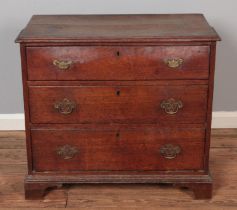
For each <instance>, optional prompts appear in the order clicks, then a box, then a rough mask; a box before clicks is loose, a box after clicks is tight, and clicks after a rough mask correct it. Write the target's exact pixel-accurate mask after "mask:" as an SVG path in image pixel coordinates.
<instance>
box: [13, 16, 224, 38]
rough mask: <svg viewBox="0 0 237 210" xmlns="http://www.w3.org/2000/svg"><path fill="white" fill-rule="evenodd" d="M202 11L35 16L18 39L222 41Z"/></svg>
mask: <svg viewBox="0 0 237 210" xmlns="http://www.w3.org/2000/svg"><path fill="white" fill-rule="evenodd" d="M218 40H220V37H219V36H218V34H217V33H216V32H215V30H214V29H213V28H212V27H211V26H210V25H209V24H208V23H207V21H206V19H205V18H204V16H203V15H202V14H176V15H168V14H167V15H35V16H33V17H32V18H31V20H30V22H29V23H28V25H27V26H26V28H25V29H24V30H23V31H22V32H21V33H20V34H19V36H18V38H17V39H16V42H91V41H94V42H120V41H125V42H126V41H128V42H133V41H134V42H137V41H139V42H140V41H142V42H163V41H218Z"/></svg>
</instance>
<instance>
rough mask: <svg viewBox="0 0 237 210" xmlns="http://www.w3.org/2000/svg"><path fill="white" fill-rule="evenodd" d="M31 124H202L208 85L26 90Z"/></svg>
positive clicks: (34, 88)
mask: <svg viewBox="0 0 237 210" xmlns="http://www.w3.org/2000/svg"><path fill="white" fill-rule="evenodd" d="M29 103H30V118H31V122H32V123H164V124H165V123H167V124H169V123H204V122H205V120H206V107H207V86H206V85H183V86H145V85H144V86H116V87H113V86H75V87H69V86H64V87H63V86H61V87H55V86H48V87H38V86H31V87H30V88H29Z"/></svg>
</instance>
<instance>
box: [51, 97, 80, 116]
mask: <svg viewBox="0 0 237 210" xmlns="http://www.w3.org/2000/svg"><path fill="white" fill-rule="evenodd" d="M54 108H55V109H57V110H58V112H59V113H61V114H65V115H67V114H71V113H72V112H73V110H74V109H75V108H76V104H75V103H74V102H73V101H70V100H69V99H67V98H64V99H63V100H62V101H59V102H56V103H55V104H54Z"/></svg>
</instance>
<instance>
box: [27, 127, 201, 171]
mask: <svg viewBox="0 0 237 210" xmlns="http://www.w3.org/2000/svg"><path fill="white" fill-rule="evenodd" d="M204 135H205V130H204V129H201V128H192V129H191V128H187V129H186V128H182V129H180V128H179V129H171V128H167V129H159V128H157V127H156V128H149V129H141V128H140V129H122V130H119V131H118V130H107V131H105V130H74V129H73V130H62V129H61V130H32V133H31V136H32V151H33V167H34V170H35V171H36V172H40V171H80V170H83V171H93V170H96V171H99V170H103V171H106V170H107V171H118V170H119V171H121V170H124V171H126V170H137V171H138V170H155V171H156V170H161V171H162V170H201V169H203V158H204Z"/></svg>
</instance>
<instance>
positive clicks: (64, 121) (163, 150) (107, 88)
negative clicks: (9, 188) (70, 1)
mask: <svg viewBox="0 0 237 210" xmlns="http://www.w3.org/2000/svg"><path fill="white" fill-rule="evenodd" d="M218 40H220V38H219V36H218V35H217V34H216V32H215V31H214V29H213V28H212V27H210V26H209V25H208V23H207V22H206V20H205V18H204V17H203V15H200V14H181V15H56V16H53V15H46V16H44V15H43V16H33V17H32V19H31V21H30V23H29V24H28V25H27V27H26V28H25V29H24V30H23V31H22V32H21V33H20V35H19V36H18V38H17V42H19V43H21V58H22V59H21V60H22V75H23V89H24V104H25V116H26V118H25V119H26V134H27V136H26V141H27V156H28V170H29V172H28V175H27V176H26V180H25V195H26V198H27V199H38V198H41V197H42V196H43V195H44V192H45V190H46V189H47V188H49V187H52V186H60V185H62V184H64V183H173V184H175V185H178V186H185V187H189V188H190V189H192V190H193V191H194V194H195V197H196V198H198V199H201V198H211V195H212V179H211V177H210V175H209V167H208V159H209V158H208V156H209V145H210V130H211V129H210V128H211V113H212V97H213V84H214V69H215V50H216V41H218Z"/></svg>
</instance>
